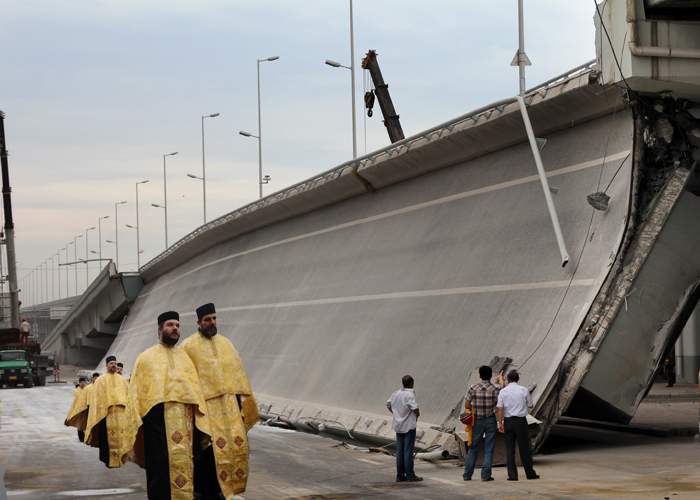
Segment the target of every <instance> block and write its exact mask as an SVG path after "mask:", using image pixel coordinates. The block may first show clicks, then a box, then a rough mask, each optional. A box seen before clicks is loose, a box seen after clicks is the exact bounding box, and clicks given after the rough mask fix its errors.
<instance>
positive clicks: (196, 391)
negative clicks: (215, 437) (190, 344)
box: [129, 311, 211, 500]
mask: <svg viewBox="0 0 700 500" xmlns="http://www.w3.org/2000/svg"><path fill="white" fill-rule="evenodd" d="M179 319H180V316H179V314H178V313H177V312H175V311H168V312H165V313H163V314H161V315H160V316H158V335H159V339H160V343H159V344H157V345H155V346H153V347H151V348H149V349H147V350H146V351H144V352H142V353H141V354H140V355H139V356H138V358H136V362H135V363H134V369H133V370H132V372H131V380H130V382H129V433H130V442H131V443H133V451H132V452H131V453H130V456H129V459H130V460H132V461H134V462H136V463H137V464H138V465H140V466H141V467H143V468H145V469H146V486H147V493H148V498H149V500H171V499H172V500H192V498H193V497H195V496H196V497H197V498H201V495H200V494H199V492H198V491H197V490H196V487H195V481H194V475H195V470H194V468H195V460H196V459H197V458H198V456H199V455H200V454H201V452H202V450H203V449H205V448H206V447H207V446H210V443H211V438H210V435H211V433H210V430H209V422H208V419H207V416H206V407H205V402H204V398H203V396H202V390H201V387H200V385H199V378H198V376H197V371H196V370H195V367H194V365H193V364H192V361H191V360H190V358H189V357H188V356H187V354H186V353H185V351H184V350H183V349H182V348H180V347H176V346H175V344H177V341H178V340H179V338H180V321H179Z"/></svg>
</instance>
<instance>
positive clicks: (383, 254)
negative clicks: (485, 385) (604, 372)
mask: <svg viewBox="0 0 700 500" xmlns="http://www.w3.org/2000/svg"><path fill="white" fill-rule="evenodd" d="M536 127H537V124H536ZM632 130H633V126H632V119H631V114H630V112H629V111H618V112H616V113H614V114H611V115H608V116H604V117H602V118H599V119H596V120H593V121H590V122H587V123H583V124H577V125H576V126H575V127H572V128H568V129H565V130H562V131H559V132H556V133H553V134H551V135H549V136H548V137H547V138H548V143H547V146H546V147H545V149H544V151H543V159H544V163H545V166H546V169H547V171H548V175H549V176H550V183H551V185H552V186H553V187H555V188H556V189H557V190H558V192H557V194H556V195H555V203H556V205H557V207H558V209H559V217H560V219H561V222H562V227H563V231H564V237H565V239H566V241H567V244H568V246H569V252H570V254H571V263H570V264H569V265H568V266H567V267H566V268H564V269H562V268H561V267H560V261H559V254H558V250H557V246H556V243H555V239H554V235H553V231H552V228H551V224H550V221H549V216H548V214H547V211H546V208H545V203H544V197H543V194H542V190H541V187H540V185H539V181H538V179H537V177H536V175H535V173H536V170H535V166H534V164H533V160H532V155H531V152H530V150H529V147H528V146H527V144H524V143H521V144H517V145H515V146H512V147H508V148H505V149H502V150H500V151H497V152H494V153H491V154H487V155H484V156H481V157H479V158H476V159H473V160H470V161H467V162H456V163H455V164H454V165H453V166H450V167H447V168H442V169H440V170H437V171H433V172H430V173H427V174H425V175H422V176H419V177H416V178H413V179H410V180H406V181H404V182H400V183H398V184H394V185H390V186H387V187H384V188H382V189H379V190H378V191H376V192H373V193H367V194H364V195H360V196H355V197H353V198H350V199H347V200H345V201H341V202H338V203H336V204H333V205H330V206H325V207H323V208H320V209H317V210H314V211H312V212H309V213H306V214H304V215H301V216H297V217H295V218H292V219H289V220H285V221H282V222H277V223H275V224H272V225H269V226H266V227H262V228H259V229H256V230H254V231H251V232H248V233H246V234H243V235H240V236H237V237H235V238H233V239H231V240H229V241H225V242H223V243H220V244H216V245H214V246H212V247H210V248H208V249H207V250H206V251H204V253H201V254H199V255H197V256H195V257H193V258H191V259H189V260H187V261H186V262H184V263H182V264H180V265H178V266H177V267H175V268H174V269H172V270H170V271H169V272H167V273H165V274H162V275H160V276H157V277H155V279H153V280H151V281H149V282H148V283H147V284H146V286H145V287H144V289H143V290H142V292H141V294H140V296H139V298H138V299H137V300H136V302H135V304H134V306H133V307H132V309H131V312H130V314H129V316H128V318H127V319H126V321H125V322H124V324H123V325H122V328H121V330H120V332H119V335H118V337H117V339H116V340H115V343H114V345H113V346H112V348H111V349H110V351H111V352H114V353H115V354H116V355H117V356H118V357H120V359H123V360H124V361H125V362H126V364H127V369H128V368H130V366H131V365H132V364H133V361H134V359H135V358H136V356H137V355H138V354H139V353H140V352H142V351H143V350H144V349H145V348H147V347H149V346H150V345H153V344H154V343H155V342H156V338H157V337H156V335H157V334H156V325H155V320H156V316H157V314H158V313H159V312H162V311H164V310H166V309H176V310H179V311H180V312H181V314H182V322H183V325H184V329H185V332H191V331H193V330H194V328H195V325H194V315H193V311H194V308H195V307H196V306H198V305H199V304H201V303H204V302H208V301H213V302H215V303H216V304H217V307H218V317H219V326H220V331H221V332H222V333H223V334H224V335H226V336H227V337H229V338H230V339H231V340H233V341H234V343H235V344H236V346H237V347H238V349H239V350H240V352H241V354H242V356H243V359H244V361H245V363H246V365H247V368H248V370H249V372H250V375H251V378H252V382H253V385H254V389H255V390H256V391H257V392H258V393H260V394H261V399H263V400H264V397H265V395H269V396H271V397H282V398H288V399H289V400H296V401H301V402H306V403H312V404H319V405H325V406H328V407H334V408H340V409H348V410H353V411H361V412H367V413H371V414H375V415H384V414H385V409H384V402H385V401H386V398H387V397H388V395H389V394H390V393H391V391H392V390H394V389H395V388H396V387H397V386H398V385H399V384H400V379H401V376H402V375H403V374H404V373H411V374H413V375H414V376H415V378H416V391H417V394H418V398H419V401H420V404H421V408H422V415H423V418H424V420H425V421H426V422H429V423H440V422H442V421H443V419H444V418H445V417H446V416H447V414H448V413H449V412H450V410H451V409H452V407H453V406H454V405H455V404H456V403H457V402H458V401H459V399H460V397H461V395H462V394H463V392H464V390H465V388H466V379H467V377H468V375H469V374H470V372H471V371H473V369H474V368H476V367H477V366H478V365H480V364H482V363H486V362H488V361H489V360H490V359H491V358H492V357H493V356H509V357H511V358H513V360H514V361H513V364H514V365H515V366H521V368H522V374H523V375H522V380H523V382H524V383H525V384H527V385H530V386H535V390H534V396H535V399H537V398H538V397H539V396H540V395H541V391H542V389H543V388H544V387H545V386H546V385H547V383H548V382H549V381H550V380H551V378H552V375H553V373H554V371H555V370H556V368H557V366H558V364H559V362H560V360H561V357H562V355H563V353H564V352H565V351H566V349H567V348H568V346H569V344H570V342H571V340H572V338H573V336H574V334H575V333H576V331H577V329H578V327H579V326H580V323H581V320H582V318H583V316H584V315H585V313H586V312H587V309H588V306H589V305H590V303H591V302H592V300H593V299H594V297H595V295H596V293H597V290H598V287H599V286H600V283H601V282H602V281H603V279H604V278H605V276H606V275H607V272H608V269H609V265H610V263H611V261H612V259H613V258H614V256H615V255H616V253H617V251H618V247H619V243H620V240H621V237H622V234H623V231H624V227H625V223H626V217H627V208H628V200H629V193H630V166H631V162H630V161H627V162H625V163H624V164H622V163H623V160H624V159H625V157H626V156H627V154H628V153H629V152H630V151H631V149H632V135H633V134H632ZM446 140H447V139H446ZM433 150H434V151H435V153H436V155H434V156H435V158H436V161H438V160H439V157H438V156H437V154H439V146H438V145H435V146H434V147H433ZM465 155H466V152H465ZM426 161H428V160H426ZM621 164H622V166H621ZM417 168H421V169H423V170H429V169H427V168H426V167H425V165H418V166H417ZM618 169H619V173H618V174H617V176H616V177H615V180H614V182H613V183H612V186H611V187H610V189H609V191H608V193H609V194H610V195H611V196H612V202H611V207H610V210H609V211H608V212H605V213H601V212H595V211H594V210H593V209H592V208H591V207H590V206H589V205H588V204H587V202H586V195H587V194H590V193H592V192H594V191H597V190H599V189H601V188H602V187H604V186H606V185H607V183H608V181H609V180H610V179H611V178H612V177H613V175H614V174H615V172H616V171H618ZM201 244H202V245H203V247H206V242H204V241H202V242H201ZM127 371H128V370H127Z"/></svg>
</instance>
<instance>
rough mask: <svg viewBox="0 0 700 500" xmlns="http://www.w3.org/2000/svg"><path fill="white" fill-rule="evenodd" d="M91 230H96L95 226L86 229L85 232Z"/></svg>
mask: <svg viewBox="0 0 700 500" xmlns="http://www.w3.org/2000/svg"><path fill="white" fill-rule="evenodd" d="M93 229H97V228H96V227H95V226H92V227H89V228H87V229H86V230H85V231H92V230H93Z"/></svg>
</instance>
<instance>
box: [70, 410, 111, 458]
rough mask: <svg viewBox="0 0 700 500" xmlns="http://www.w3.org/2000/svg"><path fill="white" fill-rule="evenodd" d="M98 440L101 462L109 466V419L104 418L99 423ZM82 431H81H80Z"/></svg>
mask: <svg viewBox="0 0 700 500" xmlns="http://www.w3.org/2000/svg"><path fill="white" fill-rule="evenodd" d="M97 429H98V432H97V440H98V444H99V447H100V462H103V463H104V464H105V467H109V441H108V440H107V419H106V418H103V419H102V420H100V423H99V424H97ZM78 432H80V431H78Z"/></svg>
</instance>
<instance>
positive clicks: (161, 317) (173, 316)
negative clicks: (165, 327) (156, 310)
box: [158, 311, 180, 326]
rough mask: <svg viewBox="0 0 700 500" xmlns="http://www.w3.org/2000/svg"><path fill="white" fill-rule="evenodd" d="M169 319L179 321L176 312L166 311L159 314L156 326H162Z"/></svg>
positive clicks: (178, 315)
mask: <svg viewBox="0 0 700 500" xmlns="http://www.w3.org/2000/svg"><path fill="white" fill-rule="evenodd" d="M169 319H176V320H178V321H180V314H178V313H177V312H176V311H167V312H164V313H161V314H160V315H159V316H158V326H160V325H162V324H163V323H165V322H166V321H168V320H169Z"/></svg>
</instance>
